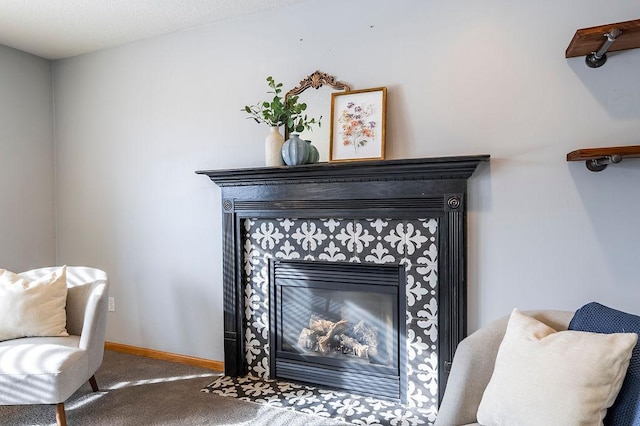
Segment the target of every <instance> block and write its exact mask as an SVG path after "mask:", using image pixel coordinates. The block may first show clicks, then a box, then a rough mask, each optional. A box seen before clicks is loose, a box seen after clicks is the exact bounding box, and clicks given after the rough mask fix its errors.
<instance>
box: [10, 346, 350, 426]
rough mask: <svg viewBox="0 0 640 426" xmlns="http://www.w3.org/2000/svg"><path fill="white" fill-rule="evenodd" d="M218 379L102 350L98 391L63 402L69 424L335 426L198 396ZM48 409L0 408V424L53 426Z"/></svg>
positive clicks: (52, 412) (182, 367) (316, 419)
mask: <svg viewBox="0 0 640 426" xmlns="http://www.w3.org/2000/svg"><path fill="white" fill-rule="evenodd" d="M218 376H220V373H217V372H215V371H212V370H207V369H203V368H197V367H190V366H185V365H182V364H176V363H172V362H166V361H159V360H155V359H151V358H147V357H141V356H135V355H129V354H123V353H120V352H114V351H105V356H104V361H103V363H102V366H101V367H100V369H99V370H98V372H97V373H96V379H97V381H98V386H99V387H100V391H99V392H95V393H94V392H92V391H91V386H90V385H89V384H88V383H86V384H85V385H83V386H82V387H81V388H80V389H79V390H78V391H77V392H76V393H74V394H73V395H72V396H71V397H70V398H69V399H68V400H67V401H66V403H65V406H66V413H67V423H68V425H69V426H79V425H82V426H84V425H91V426H120V425H122V426H128V425H132V426H133V425H135V426H140V425H167V426H169V425H237V426H334V425H344V423H341V422H339V421H337V420H332V419H325V418H322V417H317V416H310V415H306V414H303V413H299V412H296V411H292V410H285V409H282V408H275V407H270V406H267V405H261V404H256V403H252V402H246V401H242V400H240V399H238V398H229V397H225V396H218V395H213V394H209V393H205V392H202V391H201V389H202V388H204V387H205V386H207V385H208V384H210V383H211V382H212V381H213V380H215V379H216V377H218ZM55 424H56V419H55V407H54V406H51V405H24V406H0V425H3V426H5V425H6V426H26V425H46V426H49V425H55Z"/></svg>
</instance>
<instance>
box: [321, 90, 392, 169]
mask: <svg viewBox="0 0 640 426" xmlns="http://www.w3.org/2000/svg"><path fill="white" fill-rule="evenodd" d="M386 99H387V88H386V87H378V88H374V89H365V90H353V91H350V92H341V93H332V94H331V143H330V148H329V161H331V162H337V161H356V160H384V150H385V129H386V123H385V121H386Z"/></svg>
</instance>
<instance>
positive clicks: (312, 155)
mask: <svg viewBox="0 0 640 426" xmlns="http://www.w3.org/2000/svg"><path fill="white" fill-rule="evenodd" d="M305 142H306V143H308V144H309V157H308V158H307V164H313V163H317V162H318V161H320V153H319V152H318V148H316V147H315V146H313V144H312V143H311V141H308V140H305Z"/></svg>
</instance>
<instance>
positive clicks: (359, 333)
mask: <svg viewBox="0 0 640 426" xmlns="http://www.w3.org/2000/svg"><path fill="white" fill-rule="evenodd" d="M353 334H354V336H355V337H356V339H357V340H358V342H360V343H362V344H363V345H366V346H368V347H369V355H370V356H372V357H375V356H377V355H378V330H376V329H375V328H373V327H369V326H368V325H367V324H365V323H364V321H360V322H358V323H357V324H356V325H354V326H353Z"/></svg>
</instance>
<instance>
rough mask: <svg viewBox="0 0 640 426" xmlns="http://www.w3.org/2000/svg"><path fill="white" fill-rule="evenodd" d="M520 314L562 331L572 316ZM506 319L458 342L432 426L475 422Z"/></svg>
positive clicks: (536, 312)
mask: <svg viewBox="0 0 640 426" xmlns="http://www.w3.org/2000/svg"><path fill="white" fill-rule="evenodd" d="M524 313H525V314H527V315H529V316H532V317H534V318H536V319H538V320H539V321H542V322H544V323H545V324H547V325H548V326H550V327H552V328H554V329H555V330H558V331H560V330H566V329H567V327H568V326H569V322H570V321H571V318H572V317H573V315H574V312H569V311H550V310H549V311H527V312H524ZM508 321H509V315H507V316H504V317H502V318H500V319H498V320H496V321H494V322H492V323H490V324H488V325H486V326H485V327H483V328H481V329H479V330H478V331H476V332H475V333H472V334H470V335H469V336H468V337H467V338H465V339H464V340H462V342H460V344H459V345H458V348H457V349H456V353H455V355H454V358H453V365H452V367H451V373H450V374H449V380H448V382H447V388H446V390H445V394H444V398H443V399H442V404H441V405H440V409H439V411H438V417H437V419H436V422H435V425H436V426H457V425H477V424H479V423H478V421H477V419H476V412H477V411H478V406H479V405H480V401H481V399H482V394H483V393H484V389H485V388H486V386H487V384H488V383H489V379H491V375H492V374H493V368H494V365H495V360H496V355H497V354H498V348H499V346H500V343H501V342H502V338H503V337H504V333H505V330H506V328H507V323H508Z"/></svg>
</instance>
